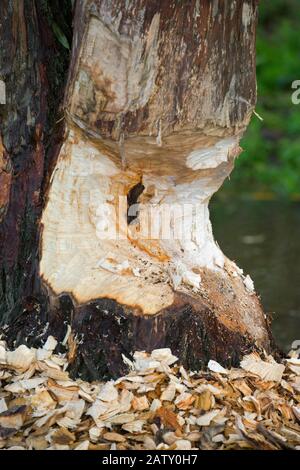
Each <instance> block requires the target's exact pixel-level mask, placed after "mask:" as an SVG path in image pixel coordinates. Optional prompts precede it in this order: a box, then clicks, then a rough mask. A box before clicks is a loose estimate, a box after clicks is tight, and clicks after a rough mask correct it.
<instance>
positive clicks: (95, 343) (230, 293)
mask: <svg viewBox="0 0 300 470" xmlns="http://www.w3.org/2000/svg"><path fill="white" fill-rule="evenodd" d="M3 4H4V5H6V7H5V6H2V7H1V8H6V18H7V21H8V24H7V26H6V27H4V28H3V27H2V29H1V31H0V34H1V40H2V43H3V45H4V47H3V48H2V49H3V50H5V51H6V52H7V51H11V48H12V45H13V47H14V51H13V52H10V53H9V54H10V55H11V54H12V55H13V57H16V59H14V60H13V66H12V67H13V71H14V73H15V74H16V77H17V79H18V82H20V83H23V82H22V81H20V80H21V77H22V76H23V75H24V84H23V88H21V87H19V92H17V93H16V92H15V90H13V89H12V88H11V90H9V91H10V96H9V101H8V104H7V105H6V106H4V113H6V115H5V118H4V119H3V122H2V129H1V134H2V139H1V142H2V144H1V148H3V157H2V162H3V163H2V168H3V171H2V173H1V174H0V178H1V183H2V181H3V183H2V186H3V189H2V190H1V199H0V201H1V207H2V209H1V210H2V225H1V226H2V232H1V233H2V240H3V241H2V256H1V268H2V304H1V305H2V319H3V323H6V322H8V323H9V326H8V327H7V328H6V334H7V337H8V339H9V340H10V341H11V342H13V341H16V342H17V343H20V342H27V343H29V344H37V343H38V342H39V341H43V340H44V339H45V337H46V336H47V335H49V334H54V335H55V336H56V337H58V338H59V339H63V338H64V336H65V334H66V331H67V325H70V327H71V335H70V336H69V346H70V349H69V359H70V362H71V369H72V372H73V373H74V374H77V375H81V376H84V377H85V378H87V377H88V378H92V379H95V378H98V377H99V376H101V377H103V376H115V375H118V374H120V373H122V372H124V370H125V369H126V365H125V364H124V362H123V357H122V356H123V355H125V356H130V355H131V353H132V352H133V351H134V350H138V349H140V350H151V349H154V348H158V347H171V348H172V351H173V353H175V354H177V355H178V356H179V357H180V359H181V361H182V362H183V363H184V364H185V365H186V366H187V367H190V368H193V369H194V368H198V367H200V366H201V365H203V364H204V363H206V362H207V360H209V359H216V360H218V361H220V362H222V363H223V364H225V365H228V364H236V363H237V361H238V360H239V358H240V357H241V355H242V354H244V353H245V352H246V351H248V350H250V349H253V348H261V349H262V348H264V349H265V350H267V351H271V349H272V339H271V334H270V331H269V326H268V323H267V320H266V317H265V315H264V313H263V311H262V308H261V305H260V302H259V300H258V297H257V296H256V294H255V293H254V291H253V286H252V281H251V279H250V278H249V277H245V276H244V275H243V273H242V272H241V270H240V269H239V268H238V267H237V266H236V265H235V264H234V263H233V262H231V261H230V260H228V259H227V258H226V257H225V256H224V255H223V253H222V252H221V250H220V248H219V247H218V245H217V244H216V242H215V241H214V238H213V234H212V229H211V224H210V221H209V210H208V203H209V200H210V198H211V196H212V195H213V194H214V193H215V192H216V191H217V190H218V189H219V187H220V186H221V185H222V183H223V181H224V179H225V178H226V177H227V176H228V175H229V174H230V172H231V170H232V168H233V165H234V160H235V158H236V157H237V156H238V154H239V153H240V150H241V149H240V147H239V140H240V138H241V136H242V134H243V132H244V131H245V129H246V127H247V124H248V122H249V119H250V116H251V114H252V111H253V109H254V106H255V100H256V82H255V25H256V16H257V2H256V0H248V1H240V0H238V1H236V2H229V1H224V2H218V1H214V2H211V1H206V0H200V1H199V0H195V1H194V0H192V1H180V2H170V1H166V0H163V1H158V0H152V1H150V2H149V1H146V0H133V1H132V2H125V1H120V0H110V1H106V0H84V1H83V0H77V2H76V11H75V15H74V20H73V24H74V34H73V46H72V54H71V60H70V67H69V77H68V82H67V86H66V91H65V97H64V103H63V108H64V122H63V133H59V132H58V130H56V132H53V131H51V130H48V128H49V125H48V123H49V118H48V117H47V116H48V114H49V113H48V114H47V103H48V105H49V99H50V98H49V96H50V95H51V93H53V90H50V89H49V83H47V73H48V72H49V70H48V68H47V64H46V62H45V55H44V54H45V51H46V50H47V48H48V47H49V42H48V43H47V41H49V36H48V37H47V38H46V39H45V37H44V36H45V33H44V31H45V25H44V23H41V18H42V17H43V14H42V12H41V11H38V12H37V11H36V4H35V2H34V1H33V0H32V1H29V0H28V1H27V2H26V1H24V4H23V2H19V3H18V6H16V3H15V2H12V1H9V0H5V1H4V2H3ZM20 5H21V6H20ZM26 7H27V9H26ZM26 14H28V16H30V21H31V22H22V21H21V19H22V15H26ZM16 18H17V20H16ZM15 21H17V22H18V21H19V23H18V27H17V30H18V34H17V36H16V37H10V35H9V34H8V31H7V30H8V29H9V28H8V26H10V25H11V24H12V25H14V22H15ZM15 29H16V26H15ZM10 30H11V31H14V28H13V27H11V28H10ZM37 31H38V34H36V33H37ZM12 34H13V33H12ZM25 37H26V39H25ZM50 37H51V34H50ZM30 38H32V41H35V43H34V44H32V46H31V48H28V49H26V50H25V46H24V44H27V45H28V41H30ZM37 38H38V39H37ZM33 62H34V67H32V63H33ZM10 73H11V72H10ZM6 74H7V72H6ZM22 74H23V75H22ZM4 78H5V77H4ZM8 89H9V86H8ZM18 93H20V96H19V97H18ZM23 96H25V97H26V99H27V102H26V106H25V105H24V109H23V107H22V106H21V107H19V108H18V110H17V111H15V106H14V104H13V100H14V101H15V102H19V101H20V102H21V103H23V100H21V97H23ZM47 100H48V101H47ZM28 113H29V114H28ZM28 116H29V117H28ZM22 126H23V127H22ZM47 126H48V127H47ZM23 128H24V132H23V131H22V129H23ZM53 134H54V136H55V137H54V138H53ZM48 136H51V138H52V140H50V141H49V140H48V141H49V142H50V145H49V152H48V154H47V153H45V142H46V141H47V138H48ZM45 155H47V158H45ZM18 164H19V165H20V167H21V168H20V170H19V172H17V170H16V169H17V165H18ZM145 227H146V228H147V230H145ZM195 227H196V228H195ZM154 229H155V230H154ZM149 231H150V234H149ZM178 231H179V234H178ZM145 232H147V233H145ZM174 234H175V236H174ZM233 236H234V234H233ZM21 310H22V311H21Z"/></svg>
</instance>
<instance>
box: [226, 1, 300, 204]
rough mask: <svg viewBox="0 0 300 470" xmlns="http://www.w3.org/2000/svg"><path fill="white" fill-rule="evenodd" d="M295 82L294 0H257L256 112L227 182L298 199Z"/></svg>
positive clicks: (230, 187) (299, 44)
mask: <svg viewBox="0 0 300 470" xmlns="http://www.w3.org/2000/svg"><path fill="white" fill-rule="evenodd" d="M294 80H300V0H261V1H260V4H259V22H258V32H257V86H258V99H257V107H256V111H257V113H258V114H259V115H260V116H261V117H262V118H263V121H262V122H261V121H260V120H259V119H258V118H257V117H256V116H255V115H253V117H252V120H251V124H250V126H249V128H248V130H247V132H246V134H245V137H244V138H243V140H242V143H241V146H242V147H243V149H244V152H243V153H242V154H241V155H240V157H239V158H238V159H237V160H236V168H235V170H234V171H233V173H232V176H231V180H230V182H228V181H227V182H226V183H225V185H224V189H223V191H221V196H222V195H223V196H224V195H226V194H227V193H228V192H232V191H235V192H236V191H239V193H241V194H242V195H245V194H247V193H251V196H252V197H255V198H257V199H271V198H291V199H300V104H299V105H294V104H292V101H291V95H292V93H293V92H294V91H295V90H293V89H292V88H291V85H292V82H293V81H294Z"/></svg>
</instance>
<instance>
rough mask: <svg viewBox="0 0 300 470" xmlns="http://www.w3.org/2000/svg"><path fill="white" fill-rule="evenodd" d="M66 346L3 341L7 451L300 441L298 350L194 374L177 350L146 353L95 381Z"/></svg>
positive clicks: (288, 445)
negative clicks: (84, 375)
mask: <svg viewBox="0 0 300 470" xmlns="http://www.w3.org/2000/svg"><path fill="white" fill-rule="evenodd" d="M69 337H70V334H69ZM65 344H67V342H66V341H65ZM56 346H57V341H56V339H55V338H53V337H49V338H48V339H47V341H46V343H45V344H44V347H43V348H40V349H34V348H31V349H29V348H27V347H26V346H19V347H18V348H17V349H16V350H14V351H9V350H8V348H7V347H6V344H5V342H4V341H1V342H0V449H29V450H46V449H48V450H49V449H53V450H67V449H68V450H113V449H116V450H126V449H128V450H140V449H146V450H190V449H206V450H210V449H212V450H233V449H235V450H243V449H264V450H282V449H300V377H299V369H300V360H299V358H297V357H292V358H289V359H286V360H284V361H282V363H277V362H275V360H274V359H273V358H271V357H269V356H268V357H263V358H261V357H260V356H259V355H258V354H256V353H253V354H250V355H248V356H245V357H244V358H243V360H242V361H241V368H231V369H228V370H227V369H225V368H224V367H223V366H221V365H220V364H218V363H217V362H216V361H213V360H211V361H209V363H208V367H207V369H206V370H202V371H194V372H190V371H188V370H186V369H185V368H183V367H182V366H181V365H180V364H178V361H177V358H176V356H174V355H173V354H172V352H171V351H170V349H167V348H165V349H158V350H154V351H152V353H151V354H147V353H145V352H142V351H139V352H136V353H135V354H134V356H133V360H131V359H128V358H125V357H124V362H125V363H126V364H127V365H129V366H130V367H129V369H130V371H129V372H128V374H127V375H126V376H124V377H120V378H119V379H117V380H111V381H109V382H106V383H103V382H102V383H101V382H93V383H88V382H84V381H82V380H81V379H77V380H72V379H71V378H70V376H69V374H68V372H67V367H68V354H67V353H66V354H55V353H54V351H55V350H56Z"/></svg>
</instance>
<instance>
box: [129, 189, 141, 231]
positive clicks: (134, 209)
mask: <svg viewBox="0 0 300 470" xmlns="http://www.w3.org/2000/svg"><path fill="white" fill-rule="evenodd" d="M144 189H145V186H144V185H143V184H142V182H141V181H140V182H139V183H138V184H136V185H135V186H133V188H131V189H130V191H129V193H128V194H127V224H128V225H129V224H131V223H132V222H133V221H134V220H136V219H137V217H138V207H139V204H138V199H139V197H140V195H141V194H142V193H143V191H144Z"/></svg>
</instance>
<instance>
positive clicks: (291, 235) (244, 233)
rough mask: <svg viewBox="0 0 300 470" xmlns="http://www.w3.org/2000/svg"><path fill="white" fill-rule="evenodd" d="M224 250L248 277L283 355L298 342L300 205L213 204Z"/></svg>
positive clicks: (218, 234)
mask: <svg viewBox="0 0 300 470" xmlns="http://www.w3.org/2000/svg"><path fill="white" fill-rule="evenodd" d="M210 207H211V220H212V224H213V228H214V235H215V238H216V240H217V241H218V243H219V245H220V247H221V248H222V251H223V252H224V253H225V254H226V255H227V256H228V257H229V258H230V259H232V260H235V261H236V263H237V264H238V266H239V267H241V268H243V270H244V273H245V274H250V276H251V278H252V279H253V281H254V283H255V288H256V291H257V292H258V293H259V294H260V296H261V300H262V303H263V306H264V309H265V311H266V312H270V313H272V316H273V324H272V330H273V334H274V336H275V339H276V340H277V344H279V346H281V347H282V348H283V349H284V350H285V351H288V350H289V349H290V347H291V343H292V342H293V340H295V339H299V340H300V203H283V202H275V201H267V202H266V201H243V200H239V201H235V202H234V203H228V202H220V201H212V203H211V206H210Z"/></svg>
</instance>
